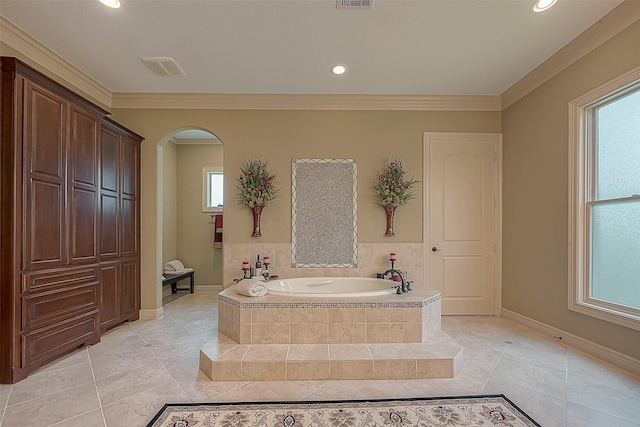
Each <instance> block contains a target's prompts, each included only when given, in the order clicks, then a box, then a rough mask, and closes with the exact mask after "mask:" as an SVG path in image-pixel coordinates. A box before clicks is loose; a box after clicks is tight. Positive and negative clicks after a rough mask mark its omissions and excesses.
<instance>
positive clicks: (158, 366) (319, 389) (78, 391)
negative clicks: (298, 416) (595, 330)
mask: <svg viewBox="0 0 640 427" xmlns="http://www.w3.org/2000/svg"><path fill="white" fill-rule="evenodd" d="M246 246H247V247H248V245H246ZM286 246H287V247H288V246H290V245H286ZM392 252H393V250H392ZM414 293H415V292H414ZM216 298H217V294H216V293H215V292H199V291H196V293H195V294H187V293H185V294H183V295H180V296H179V297H178V298H177V299H175V300H173V301H172V302H170V303H168V304H167V305H166V306H165V307H164V310H165V316H163V317H162V318H160V319H156V320H139V321H136V322H132V323H130V324H124V325H121V326H119V327H117V328H114V329H112V330H111V331H109V332H108V333H106V334H104V335H103V336H102V340H101V342H100V343H98V344H96V345H94V346H91V347H89V348H88V349H80V350H78V351H76V352H73V353H71V354H69V355H68V356H66V357H64V358H62V359H59V360H57V361H56V362H54V363H51V364H48V365H46V366H44V367H43V368H41V369H39V370H38V371H36V372H34V373H32V374H31V375H30V376H29V377H28V378H27V379H25V380H23V381H21V382H19V383H18V384H16V385H13V386H11V385H0V406H2V407H4V405H6V404H7V403H8V404H9V405H10V406H8V407H7V409H6V413H5V415H4V417H5V418H4V420H3V421H2V426H5V425H6V426H8V427H9V426H11V427H12V426H13V425H24V422H23V421H24V416H25V414H29V415H30V416H31V415H32V414H33V419H34V421H33V423H30V424H28V425H29V427H31V426H39V425H46V426H48V425H50V424H52V423H58V424H56V425H57V426H64V427H75V426H80V425H82V426H90V427H101V426H104V421H103V419H102V411H101V410H100V403H101V404H102V407H103V408H104V416H105V419H106V420H107V424H106V425H107V426H119V425H136V426H137V425H145V424H146V423H147V422H148V421H149V420H150V419H151V417H152V416H153V415H154V414H155V413H156V411H157V410H158V409H159V408H160V407H161V406H162V404H164V403H169V402H176V401H193V402H208V401H213V402H223V401H227V402H233V401H270V400H271V401H277V400H287V401H290V400H302V401H304V400H337V399H378V398H392V397H430V396H433V397H438V396H453V395H474V394H484V393H504V394H505V395H506V396H507V397H508V398H510V399H511V400H512V401H514V403H515V404H516V405H518V406H519V407H521V408H522V409H523V410H525V411H526V412H527V413H528V414H529V415H531V416H532V417H533V418H534V419H536V420H537V421H538V422H540V423H541V424H542V425H544V426H545V427H547V426H551V427H553V426H562V427H565V426H568V427H592V426H598V427H604V426H607V427H632V426H638V425H639V423H638V420H640V414H639V413H638V411H639V410H640V379H639V378H637V377H634V376H632V375H629V374H627V373H625V372H623V371H620V370H618V369H615V368H612V367H610V366H608V365H607V364H604V363H602V362H599V361H597V360H595V359H591V358H589V357H586V356H584V355H582V354H580V353H578V352H575V351H573V350H570V349H569V348H567V347H565V346H564V345H562V344H561V343H558V342H556V341H554V340H551V339H550V338H548V337H544V336H542V335H541V334H538V333H536V332H535V331H532V330H531V329H529V328H526V327H524V326H521V325H518V324H516V323H514V322H512V321H510V320H507V319H502V318H496V317H473V316H472V317H456V316H444V317H443V318H442V329H443V331H444V332H445V333H447V334H448V335H449V336H450V337H451V338H454V339H455V341H456V342H457V343H459V344H462V345H463V347H464V348H463V352H462V358H463V361H464V364H463V366H462V369H461V370H460V372H459V373H458V374H457V376H456V377H455V378H452V379H428V380H417V379H411V380H406V379H398V380H392V379H390V378H393V377H394V375H396V373H394V372H393V371H392V369H393V368H398V367H399V366H400V367H401V366H402V363H403V362H409V361H410V359H407V358H405V357H406V355H407V353H406V352H405V351H404V350H403V349H404V348H406V350H407V351H409V348H412V347H411V345H407V346H404V344H402V345H400V346H399V347H398V348H396V349H395V350H394V351H391V350H390V349H392V348H393V347H375V346H376V345H375V344H371V345H372V346H373V347H372V348H374V350H372V351H370V347H369V346H368V345H367V344H329V345H328V346H327V345H326V344H323V345H320V346H318V347H310V348H307V349H305V350H304V351H303V350H301V349H302V347H300V349H296V348H295V347H293V346H292V347H291V348H289V346H288V345H286V344H283V345H282V348H284V349H286V350H282V349H280V350H274V348H272V349H271V350H265V353H262V350H258V349H257V348H256V349H254V350H253V352H252V357H254V356H255V358H256V360H258V361H259V362H263V363H269V360H268V359H269V358H274V357H275V356H273V354H277V355H278V357H282V361H284V357H285V356H286V354H289V355H290V356H291V357H293V358H297V359H299V360H298V361H299V362H301V363H304V362H305V361H308V360H313V359H320V357H321V356H319V355H320V354H322V355H325V354H327V353H328V357H329V359H330V362H329V367H330V368H329V369H330V375H332V377H335V378H337V379H336V380H318V381H316V380H309V381H253V382H251V381H211V380H209V379H208V378H207V377H206V376H205V375H204V374H203V372H201V371H200V370H199V369H198V368H199V358H200V357H199V354H200V347H203V343H206V346H204V347H205V348H207V347H208V348H209V350H210V351H212V352H215V354H216V356H217V357H218V360H221V361H224V362H225V363H228V364H229V366H227V367H228V368H230V367H231V364H235V366H234V372H236V375H239V374H237V373H238V372H240V364H241V361H242V359H243V358H244V357H245V355H246V354H247V352H248V350H249V348H250V346H249V345H236V344H225V343H228V342H229V340H230V339H229V338H228V337H226V336H224V335H221V334H219V333H217V332H216V325H217V322H216V320H217V314H216V310H217V304H216ZM361 314H362V316H364V310H363V311H362V312H361ZM346 323H348V322H346ZM436 341H437V340H436ZM447 345H448V344H446V343H445V342H439V343H438V344H437V345H436V348H433V349H431V348H425V349H423V350H424V351H425V352H427V353H428V352H434V353H436V354H438V353H439V352H443V351H444V348H445V347H447ZM325 348H326V349H328V350H324V349H325ZM317 349H322V350H321V351H319V352H317V353H316V350H317ZM383 349H386V350H383ZM413 350H414V352H416V350H415V348H413ZM372 352H373V353H375V354H376V355H382V356H384V357H391V358H392V359H389V360H388V361H389V366H388V367H387V368H388V369H389V370H390V371H389V372H388V373H386V374H384V375H382V376H381V377H382V378H383V379H381V380H353V381H350V380H344V378H346V377H347V375H348V374H350V373H351V374H353V373H354V372H361V373H363V377H364V373H367V372H368V373H369V377H367V378H371V377H372V376H373V359H372V358H371V357H372V356H371V353H372ZM409 352H411V351H409ZM270 354H271V356H270ZM412 354H413V353H412ZM261 357H263V358H265V357H266V359H262V360H260V358H261ZM323 357H324V356H323ZM357 359H364V360H366V361H365V362H355V361H354V360H357ZM323 360H324V359H323ZM147 361H148V362H149V363H148V364H146V362H147ZM318 361H320V360H318ZM353 363H361V364H362V366H356V365H354V364H353ZM140 365H142V366H140ZM91 366H93V371H92V370H91ZM381 367H382V366H381V365H379V366H378V368H379V371H380V368H381ZM125 369H126V370H125ZM211 370H212V371H214V368H213V364H212V368H211ZM219 372H224V370H222V371H219ZM334 373H335V375H334ZM93 375H96V377H97V378H98V379H97V384H96V383H95V382H94V379H93ZM103 375H106V376H104V377H103ZM239 378H240V377H239V376H238V377H237V379H239ZM96 387H97V390H98V392H99V393H96ZM69 408H71V409H69ZM41 413H44V414H47V415H46V416H45V418H43V417H42V415H41ZM0 416H2V412H1V411H0ZM47 417H49V418H47ZM20 421H22V423H20Z"/></svg>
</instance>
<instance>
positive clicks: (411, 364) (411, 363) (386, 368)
mask: <svg viewBox="0 0 640 427" xmlns="http://www.w3.org/2000/svg"><path fill="white" fill-rule="evenodd" d="M416 372H417V366H416V360H415V359H397V360H375V359H374V361H373V378H374V379H376V380H387V379H392V380H395V379H412V378H416Z"/></svg>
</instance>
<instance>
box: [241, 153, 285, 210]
mask: <svg viewBox="0 0 640 427" xmlns="http://www.w3.org/2000/svg"><path fill="white" fill-rule="evenodd" d="M274 178H275V175H271V173H270V172H269V168H268V166H267V162H266V161H265V160H264V159H263V158H262V157H257V158H249V159H248V160H247V162H246V163H243V164H242V166H241V167H240V176H239V177H238V185H237V186H236V188H237V189H238V194H237V197H236V200H237V201H238V202H239V203H242V204H243V205H247V206H248V207H250V208H253V207H254V206H266V205H268V204H269V203H271V202H273V200H274V199H275V198H276V195H277V194H278V189H277V188H276V187H275V186H274V185H273V179H274Z"/></svg>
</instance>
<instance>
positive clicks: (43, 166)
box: [0, 57, 142, 383]
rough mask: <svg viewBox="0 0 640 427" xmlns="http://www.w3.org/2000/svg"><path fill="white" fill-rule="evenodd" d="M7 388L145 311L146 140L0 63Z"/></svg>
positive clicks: (1, 355) (0, 263) (0, 269)
mask: <svg viewBox="0 0 640 427" xmlns="http://www.w3.org/2000/svg"><path fill="white" fill-rule="evenodd" d="M1 61H2V62H1V71H2V80H1V92H0V102H1V104H0V106H1V109H0V124H1V125H2V130H1V138H2V139H1V146H0V206H1V208H2V214H1V216H0V231H1V233H0V246H1V248H2V254H1V256H0V320H1V322H0V338H1V343H0V359H1V360H0V362H1V363H0V382H2V383H14V382H17V381H19V380H21V379H22V378H24V377H26V376H27V375H28V374H29V373H30V372H32V371H33V370H35V369H37V368H38V367H40V366H42V365H43V364H45V363H48V362H50V361H51V360H54V359H55V358H57V357H59V356H60V355H62V354H64V353H67V352H68V351H70V350H73V349H74V348H77V347H78V346H81V345H86V344H94V343H96V342H98V341H99V339H100V334H101V332H103V331H104V330H105V329H107V328H109V327H111V326H115V325H117V324H118V323H121V322H123V321H126V320H134V319H137V318H138V312H139V310H140V267H139V263H140V254H139V241H140V230H139V223H140V208H139V197H140V194H139V193H140V187H139V175H140V143H141V142H142V138H141V137H140V136H139V135H136V134H135V133H133V132H131V131H129V130H127V129H126V128H124V127H122V126H120V125H118V124H117V123H115V122H113V121H111V120H109V119H106V118H105V116H106V114H107V113H106V112H105V111H104V110H102V109H101V108H99V107H97V106H95V105H93V104H92V103H90V102H88V101H86V100H85V99H83V98H82V97H80V96H78V95H76V94H75V93H73V92H71V91H69V90H68V89H66V88H64V87H63V86H61V85H59V84H57V83H55V82H53V81H52V80H50V79H49V78H47V77H45V76H43V75H42V74H40V73H38V72H37V71H35V70H33V69H32V68H30V67H28V66H27V65H25V64H23V63H21V62H20V61H18V60H16V59H15V58H4V57H3V58H2V60H1Z"/></svg>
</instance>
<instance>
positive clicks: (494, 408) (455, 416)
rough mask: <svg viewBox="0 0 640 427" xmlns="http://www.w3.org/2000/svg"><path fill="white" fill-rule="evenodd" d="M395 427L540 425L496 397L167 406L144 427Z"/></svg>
mask: <svg viewBox="0 0 640 427" xmlns="http://www.w3.org/2000/svg"><path fill="white" fill-rule="evenodd" d="M193 426H197V427H213V426H229V427H232V426H233V427H275V426H278V427H279V426H282V427H376V426H386V427H401V426H419V427H432V426H447V427H458V426H478V427H480V426H481V427H487V426H501V427H529V426H537V427H540V424H538V423H537V422H535V421H534V420H533V419H532V418H531V417H529V416H528V415H527V414H525V413H524V412H523V411H522V410H520V408H518V407H517V406H516V405H514V404H513V403H512V402H511V401H510V400H509V399H507V398H506V397H505V396H504V395H502V394H495V395H487V396H464V397H438V398H418V399H384V400H354V401H332V402H259V403H219V404H218V403H194V404H185V403H171V404H167V405H164V407H163V408H162V409H161V410H160V412H158V414H157V415H156V416H155V417H154V418H153V420H151V422H150V423H149V424H148V425H147V427H193Z"/></svg>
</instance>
